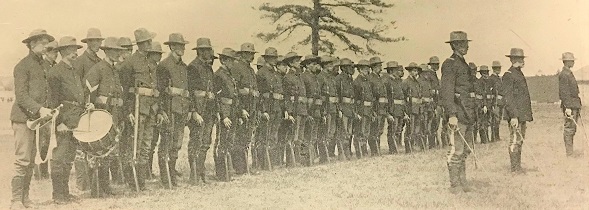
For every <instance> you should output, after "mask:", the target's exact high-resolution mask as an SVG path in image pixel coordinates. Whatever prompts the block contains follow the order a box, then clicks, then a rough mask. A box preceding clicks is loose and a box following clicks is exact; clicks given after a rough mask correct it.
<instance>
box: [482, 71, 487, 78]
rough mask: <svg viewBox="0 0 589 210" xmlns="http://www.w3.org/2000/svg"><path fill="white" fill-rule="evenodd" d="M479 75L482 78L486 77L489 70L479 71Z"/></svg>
mask: <svg viewBox="0 0 589 210" xmlns="http://www.w3.org/2000/svg"><path fill="white" fill-rule="evenodd" d="M481 77H482V78H485V79H486V78H488V77H489V71H481Z"/></svg>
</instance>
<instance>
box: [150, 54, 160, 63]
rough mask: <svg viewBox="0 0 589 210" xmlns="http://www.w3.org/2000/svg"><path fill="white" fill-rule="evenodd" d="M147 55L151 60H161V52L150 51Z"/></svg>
mask: <svg viewBox="0 0 589 210" xmlns="http://www.w3.org/2000/svg"><path fill="white" fill-rule="evenodd" d="M147 56H148V57H149V59H151V60H152V61H154V62H156V63H158V62H160V61H161V60H162V54H161V53H157V52H152V53H149V54H148V55H147Z"/></svg>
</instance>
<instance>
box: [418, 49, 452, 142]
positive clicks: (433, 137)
mask: <svg viewBox="0 0 589 210" xmlns="http://www.w3.org/2000/svg"><path fill="white" fill-rule="evenodd" d="M427 65H429V68H426V69H423V70H422V71H421V73H420V74H419V77H420V78H421V79H422V80H423V81H425V82H427V84H429V94H430V96H431V98H432V100H431V102H428V103H429V106H430V107H429V110H430V112H429V114H430V116H428V117H429V122H428V125H427V127H426V130H428V132H429V136H428V140H429V143H430V147H431V146H442V145H444V146H445V145H447V141H446V142H445V141H442V139H438V135H437V132H438V128H439V124H440V118H441V112H442V110H441V109H440V108H439V107H438V106H439V103H438V102H439V94H438V93H439V90H440V80H439V79H438V74H437V71H438V70H439V69H440V59H439V58H438V57H437V56H432V57H430V58H429V62H428V63H427ZM426 100H429V99H426ZM442 137H444V136H443V135H442ZM432 143H433V145H432Z"/></svg>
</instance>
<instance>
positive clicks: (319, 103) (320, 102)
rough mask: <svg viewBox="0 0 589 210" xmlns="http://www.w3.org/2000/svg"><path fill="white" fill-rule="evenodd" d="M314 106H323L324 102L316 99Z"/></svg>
mask: <svg viewBox="0 0 589 210" xmlns="http://www.w3.org/2000/svg"><path fill="white" fill-rule="evenodd" d="M313 104H315V105H323V100H321V99H319V98H317V99H315V101H314V102H313Z"/></svg>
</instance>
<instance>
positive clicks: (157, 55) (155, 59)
mask: <svg viewBox="0 0 589 210" xmlns="http://www.w3.org/2000/svg"><path fill="white" fill-rule="evenodd" d="M163 53H164V51H163V49H162V45H161V44H160V43H159V42H152V43H151V48H150V49H149V50H147V60H148V61H149V62H150V63H151V64H152V65H153V66H157V65H158V64H159V62H160V61H161V60H162V54H163ZM156 75H157V69H156ZM158 92H159V90H158ZM158 102H159V101H158ZM158 105H159V103H158ZM162 130H165V126H164V125H162V124H161V123H157V124H156V125H155V126H154V127H153V133H152V134H153V140H152V141H151V145H150V147H149V156H148V158H149V159H148V161H147V177H146V179H149V180H152V179H154V177H155V175H153V170H152V168H153V155H154V154H155V147H157V145H158V142H160V133H161V134H164V132H161V131H162Z"/></svg>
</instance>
